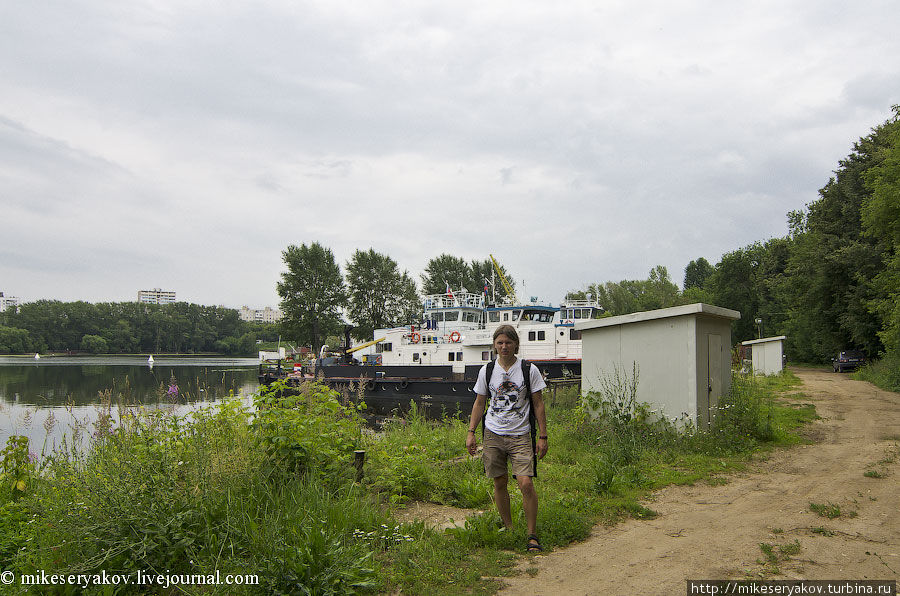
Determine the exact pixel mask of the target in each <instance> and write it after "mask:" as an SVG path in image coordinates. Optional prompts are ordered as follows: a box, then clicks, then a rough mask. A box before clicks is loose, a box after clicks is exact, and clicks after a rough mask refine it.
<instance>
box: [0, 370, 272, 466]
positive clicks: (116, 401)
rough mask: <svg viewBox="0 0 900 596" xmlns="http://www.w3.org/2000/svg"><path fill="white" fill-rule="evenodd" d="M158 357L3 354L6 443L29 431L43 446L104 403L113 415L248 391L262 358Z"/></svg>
mask: <svg viewBox="0 0 900 596" xmlns="http://www.w3.org/2000/svg"><path fill="white" fill-rule="evenodd" d="M154 360H155V362H154V365H153V366H152V367H151V366H148V364H147V358H146V357H142V356H122V357H115V356H103V357H42V358H41V359H40V360H35V359H34V358H33V357H32V358H23V357H14V356H13V357H10V356H0V448H2V447H3V446H4V445H5V444H6V440H7V438H8V437H9V436H11V435H15V434H24V435H26V436H28V437H29V438H30V439H31V445H32V451H33V452H35V453H40V451H41V447H42V446H43V447H44V449H45V450H46V449H48V448H52V447H53V446H54V445H59V444H60V442H61V441H62V438H63V436H64V435H65V436H68V437H71V436H72V433H73V428H75V427H76V426H78V425H81V426H84V427H86V428H87V429H88V431H87V432H88V433H89V432H90V425H91V423H92V422H93V420H95V419H96V417H97V414H98V412H99V411H100V408H101V407H102V405H103V404H104V403H106V404H112V406H113V407H112V411H113V414H114V415H117V414H118V411H119V409H120V408H121V407H129V406H133V407H139V406H141V405H143V406H144V407H145V408H160V407H164V408H171V409H174V410H175V411H176V412H178V413H187V412H189V411H190V410H191V409H194V408H197V407H201V406H203V405H209V404H212V403H214V402H215V401H216V400H218V399H221V398H222V397H224V396H227V395H229V394H232V393H233V394H235V395H239V396H242V397H245V398H247V397H248V396H250V395H251V394H252V393H254V392H255V391H256V389H257V387H258V381H257V378H256V375H257V369H256V365H257V362H258V361H257V360H256V359H248V358H239V359H235V358H187V357H184V358H167V357H164V356H156V357H155V358H154Z"/></svg>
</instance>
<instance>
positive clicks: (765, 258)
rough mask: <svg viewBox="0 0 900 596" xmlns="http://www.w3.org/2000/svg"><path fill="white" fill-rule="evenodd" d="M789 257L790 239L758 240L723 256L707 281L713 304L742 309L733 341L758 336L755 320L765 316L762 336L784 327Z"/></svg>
mask: <svg viewBox="0 0 900 596" xmlns="http://www.w3.org/2000/svg"><path fill="white" fill-rule="evenodd" d="M787 259H788V246H787V241H785V240H784V239H773V240H769V241H768V242H766V243H761V242H757V243H754V244H751V245H750V246H747V247H745V248H742V249H738V250H735V251H732V252H729V253H726V254H725V255H723V256H722V260H721V261H719V263H717V264H716V267H715V271H713V273H712V275H711V276H710V277H709V279H708V280H707V283H706V286H705V287H706V289H707V291H708V292H709V294H710V298H711V301H712V303H713V304H715V305H717V306H724V307H725V308H731V309H733V310H737V311H740V313H741V318H740V320H739V321H735V323H734V324H733V329H734V334H733V337H732V339H733V340H734V341H744V340H747V339H755V338H756V337H757V333H758V332H759V331H760V330H759V329H758V328H757V325H756V323H755V320H756V319H757V318H761V319H762V329H761V331H762V336H763V337H765V336H767V335H771V334H775V333H776V332H777V331H778V330H779V329H781V328H782V325H783V321H784V319H785V315H784V312H785V310H786V308H785V307H784V306H783V305H782V302H781V295H780V293H779V292H780V291H781V287H782V286H781V285H780V284H782V283H783V282H784V274H785V273H784V272H785V267H786V265H787Z"/></svg>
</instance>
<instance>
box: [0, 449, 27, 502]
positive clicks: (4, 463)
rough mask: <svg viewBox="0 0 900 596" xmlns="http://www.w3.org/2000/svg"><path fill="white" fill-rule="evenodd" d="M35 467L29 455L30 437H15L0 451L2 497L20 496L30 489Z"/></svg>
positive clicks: (0, 488) (0, 489) (0, 492)
mask: <svg viewBox="0 0 900 596" xmlns="http://www.w3.org/2000/svg"><path fill="white" fill-rule="evenodd" d="M34 473H35V465H34V462H33V461H32V460H31V457H30V455H29V453H28V437H24V436H21V435H13V436H11V437H10V438H9V439H7V441H6V447H5V448H4V449H3V451H0V495H12V496H19V495H21V494H22V493H24V492H25V491H26V490H27V489H28V485H29V484H30V483H31V480H32V478H33V477H34Z"/></svg>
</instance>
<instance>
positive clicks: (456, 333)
mask: <svg viewBox="0 0 900 596" xmlns="http://www.w3.org/2000/svg"><path fill="white" fill-rule="evenodd" d="M450 341H452V342H453V343H457V342H458V341H459V331H454V332H453V333H451V334H450Z"/></svg>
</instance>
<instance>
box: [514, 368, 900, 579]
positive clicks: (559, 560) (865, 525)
mask: <svg viewBox="0 0 900 596" xmlns="http://www.w3.org/2000/svg"><path fill="white" fill-rule="evenodd" d="M794 372H795V373H796V374H797V375H798V376H799V377H800V378H801V379H802V380H803V387H802V388H801V389H800V391H801V392H802V393H803V394H804V396H801V397H799V398H798V401H801V402H806V403H810V402H812V403H814V404H815V406H816V410H817V412H818V414H819V416H821V417H822V420H819V421H816V422H815V423H813V424H812V425H811V428H810V429H809V433H810V435H811V437H812V438H813V439H814V440H815V441H816V443H815V444H813V445H806V446H800V447H796V448H793V449H790V450H785V451H779V452H777V453H775V454H773V455H772V456H771V457H770V458H769V459H768V460H766V461H763V462H760V463H758V464H756V465H755V466H754V469H753V470H752V471H751V472H749V473H746V474H743V475H740V476H736V477H732V478H731V481H730V482H729V483H728V484H726V485H722V486H709V485H706V484H698V485H696V486H682V487H670V488H667V489H664V490H661V491H659V492H657V493H655V494H654V496H653V499H652V501H650V502H649V503H648V506H649V507H651V508H652V509H654V510H655V511H657V512H658V513H659V517H657V518H656V519H654V520H651V521H638V520H628V521H625V522H623V523H620V524H617V525H615V526H612V527H604V526H597V527H596V528H594V530H593V532H592V534H591V536H590V537H589V538H588V539H587V540H585V541H584V542H581V543H578V544H576V545H573V546H570V547H568V548H564V549H560V550H557V551H555V552H552V553H549V554H547V555H543V556H535V557H528V558H526V559H524V560H523V562H522V564H521V569H522V570H523V571H524V570H525V569H529V568H531V569H530V573H521V574H520V575H518V576H516V577H512V578H504V583H506V584H507V587H506V588H505V589H504V590H503V591H501V592H500V593H501V594H507V595H512V594H545V595H556V594H640V595H645V594H685V580H687V579H747V578H765V579H898V578H900V490H898V488H900V483H898V478H900V456H896V455H895V456H894V457H893V458H892V457H890V454H891V453H894V454H896V453H897V444H898V443H900V394H897V393H890V392H886V391H881V390H879V389H877V388H876V387H874V386H873V385H870V384H868V383H864V382H860V381H853V380H850V379H849V378H847V377H846V376H845V375H839V374H835V373H832V372H830V371H828V372H826V371H810V370H795V371H794ZM885 459H889V460H890V459H892V460H893V461H884V460H885ZM877 462H881V463H877ZM872 464H876V465H875V466H874V467H872ZM872 469H874V470H877V471H878V473H880V474H883V475H884V477H882V478H870V477H865V476H863V473H864V472H866V471H867V470H872ZM810 503H833V504H836V505H839V506H840V508H841V511H842V515H841V517H838V518H836V519H827V518H825V517H821V516H819V515H817V514H816V513H813V512H811V511H810ZM848 512H849V513H848ZM813 528H824V530H825V532H826V533H825V534H823V533H816V532H813V531H812V529H813ZM820 531H821V530H820ZM829 534H830V535H829ZM794 541H798V542H799V545H800V548H799V552H797V553H796V554H790V555H783V557H786V559H785V560H782V561H780V562H779V563H777V571H776V570H773V569H772V567H771V566H766V565H764V564H763V563H762V562H763V561H764V560H765V556H764V555H763V553H762V551H761V549H760V543H768V544H771V545H773V547H774V548H775V552H776V553H778V552H780V551H779V549H778V546H780V545H788V544H792V543H794ZM534 568H536V569H537V572H536V573H535V569H534ZM532 574H533V576H532Z"/></svg>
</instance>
